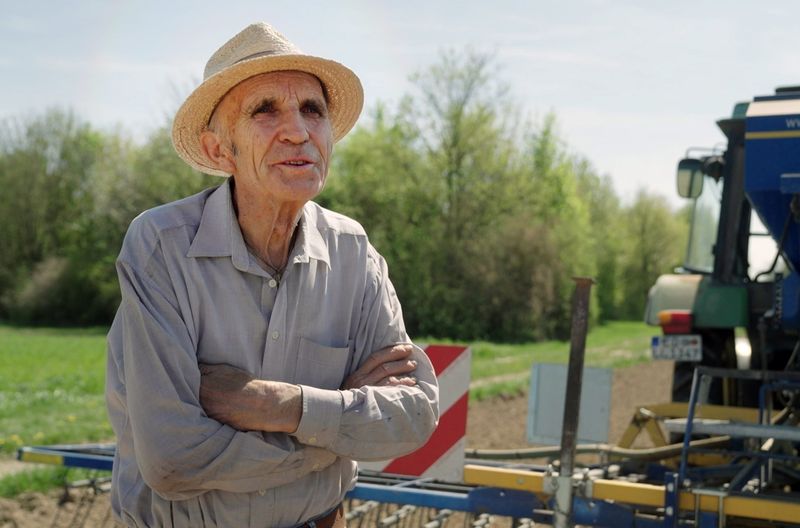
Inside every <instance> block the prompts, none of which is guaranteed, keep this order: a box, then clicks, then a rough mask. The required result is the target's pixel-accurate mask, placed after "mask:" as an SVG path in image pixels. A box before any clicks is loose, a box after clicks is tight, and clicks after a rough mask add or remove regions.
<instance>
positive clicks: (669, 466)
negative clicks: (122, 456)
mask: <svg viewBox="0 0 800 528" xmlns="http://www.w3.org/2000/svg"><path fill="white" fill-rule="evenodd" d="M718 125H719V128H720V130H721V131H722V133H723V134H724V135H725V137H726V139H727V142H726V144H725V145H724V146H721V147H714V148H710V149H690V151H689V152H688V153H687V156H686V157H685V158H684V159H683V160H681V161H680V163H679V165H678V174H677V184H678V192H679V194H680V195H681V196H682V197H684V198H688V199H690V200H692V202H691V204H692V222H691V229H690V237H689V245H688V251H687V256H686V260H685V263H684V265H683V266H682V267H681V268H679V269H678V270H676V272H675V273H673V274H670V275H665V276H662V277H660V278H659V279H658V281H657V282H656V284H655V285H654V286H653V288H652V289H651V291H650V294H649V298H648V304H647V312H646V315H645V317H646V320H647V322H649V323H650V324H653V325H658V326H660V327H661V329H662V331H663V333H662V335H659V336H656V337H654V338H653V343H652V347H653V355H654V357H655V358H658V359H665V360H669V361H671V362H672V363H671V364H670V365H671V366H670V368H673V369H674V376H673V387H672V396H673V397H672V400H673V401H672V402H669V403H664V404H660V405H652V406H648V407H640V408H638V409H636V411H635V415H634V417H633V420H632V421H631V424H630V426H629V427H628V429H627V430H626V431H625V433H624V434H623V436H622V438H621V439H620V441H619V442H618V445H614V446H611V445H607V444H578V443H577V441H576V438H577V436H576V433H577V430H578V417H579V415H580V409H581V386H582V383H581V376H582V372H583V348H584V344H585V335H586V320H587V317H586V316H587V310H588V296H589V289H590V287H591V282H590V281H587V280H578V283H577V286H576V293H575V298H574V305H573V340H572V348H571V351H570V362H569V365H568V366H567V373H566V374H567V379H566V384H565V388H566V395H565V406H564V412H563V420H562V430H561V445H560V446H554V447H550V446H546V447H532V448H528V449H521V450H507V451H497V450H493V451H488V450H475V449H472V450H469V449H467V450H463V449H461V452H462V453H465V454H466V458H465V459H464V461H463V463H462V468H463V471H460V472H459V475H458V478H452V477H451V478H447V479H442V478H437V477H436V476H431V474H422V475H419V474H417V475H406V474H403V473H404V471H403V469H404V466H403V464H402V463H397V462H395V463H392V464H391V468H393V470H392V472H388V471H385V470H383V471H369V470H366V469H365V470H363V471H362V472H361V473H360V476H359V483H358V484H357V486H356V487H355V489H353V490H352V491H351V492H350V495H349V501H350V503H349V505H348V506H349V507H348V523H349V525H351V526H412V525H413V526H426V527H430V528H434V527H437V526H456V525H458V526H470V525H471V526H490V525H496V526H534V525H536V524H547V525H554V526H558V527H561V526H574V525H586V526H601V527H615V528H616V527H645V528H655V527H697V528H709V527H719V526H747V527H754V526H757V527H779V526H781V527H782V526H795V527H800V493H799V492H800V456H798V455H799V453H798V448H799V447H800V427H798V422H799V421H800V369H799V368H798V366H797V365H798V363H800V359H799V358H798V355H799V354H800V353H799V352H798V350H800V340H799V339H798V330H800V276H798V273H800V228H799V227H800V88H798V89H779V90H777V92H776V93H775V94H774V95H770V96H765V97H756V98H755V99H754V100H753V101H751V102H749V103H741V104H738V105H736V106H735V108H734V111H733V113H732V115H731V116H730V117H729V118H726V119H722V120H720V121H718ZM754 212H755V213H756V214H755V215H754V214H753V213H754ZM437 375H439V373H438V372H437ZM458 401H462V400H458ZM441 425H444V426H446V427H447V428H452V427H455V426H454V425H453V424H452V423H447V424H444V423H443V424H441ZM462 426H463V425H462ZM434 434H436V433H434ZM643 440H644V441H643ZM648 441H649V445H648V446H647V447H641V445H642V444H643V443H648ZM461 447H462V448H463V445H462V446H461ZM423 449H425V448H423ZM19 456H20V458H21V459H23V460H27V461H32V462H47V463H52V464H61V465H66V466H70V467H84V468H94V469H101V470H109V469H110V468H111V461H112V458H113V446H104V445H98V446H50V447H27V448H23V449H22V450H20V453H19ZM578 457H582V458H580V460H581V462H580V463H578V460H579V458H578ZM536 462H540V463H539V464H537V463H536ZM386 467H389V466H386ZM459 512H463V513H459ZM503 518H505V519H503ZM501 519H502V520H501Z"/></svg>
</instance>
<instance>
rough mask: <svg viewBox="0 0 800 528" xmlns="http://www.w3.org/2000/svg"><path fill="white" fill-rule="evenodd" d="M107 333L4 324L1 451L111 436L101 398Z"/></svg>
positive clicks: (0, 354)
mask: <svg viewBox="0 0 800 528" xmlns="http://www.w3.org/2000/svg"><path fill="white" fill-rule="evenodd" d="M105 333H106V329H105V328H88V329H49V328H48V329H44V328H37V329H28V328H13V327H8V326H0V453H13V452H15V451H16V449H17V448H18V447H20V446H22V445H42V444H57V443H77V442H95V441H102V440H109V439H111V438H112V437H113V432H112V431H111V426H110V425H109V423H108V419H107V417H106V409H105V403H104V400H103V386H104V383H105V362H106V360H105Z"/></svg>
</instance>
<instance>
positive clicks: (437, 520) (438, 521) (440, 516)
mask: <svg viewBox="0 0 800 528" xmlns="http://www.w3.org/2000/svg"><path fill="white" fill-rule="evenodd" d="M452 514H453V512H452V511H451V510H447V509H444V510H439V511H438V512H437V513H436V516H435V517H434V518H433V519H431V520H430V521H428V522H427V523H425V524H424V525H422V526H423V528H442V527H443V526H444V525H445V523H446V522H447V519H448V517H450V516H451V515H452Z"/></svg>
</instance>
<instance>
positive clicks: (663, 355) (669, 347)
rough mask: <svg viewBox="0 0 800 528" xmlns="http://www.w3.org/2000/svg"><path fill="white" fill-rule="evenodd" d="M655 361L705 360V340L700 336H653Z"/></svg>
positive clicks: (652, 347)
mask: <svg viewBox="0 0 800 528" xmlns="http://www.w3.org/2000/svg"><path fill="white" fill-rule="evenodd" d="M650 348H651V349H652V351H653V359H672V360H675V361H700V360H701V359H703V338H702V337H701V336H699V335H694V334H690V335H660V336H653V340H652V341H651V347H650Z"/></svg>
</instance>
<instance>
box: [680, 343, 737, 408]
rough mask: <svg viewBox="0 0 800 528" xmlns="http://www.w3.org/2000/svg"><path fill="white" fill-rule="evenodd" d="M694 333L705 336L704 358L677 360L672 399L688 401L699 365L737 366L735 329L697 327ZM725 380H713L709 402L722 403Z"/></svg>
mask: <svg viewBox="0 0 800 528" xmlns="http://www.w3.org/2000/svg"><path fill="white" fill-rule="evenodd" d="M692 333H693V334H699V335H700V336H701V337H702V338H703V359H702V361H700V362H699V363H695V362H691V361H676V362H675V369H674V371H673V375H672V401H675V402H688V401H689V396H690V395H691V392H692V378H693V376H694V369H695V367H696V366H698V365H703V366H706V367H719V368H736V345H735V341H734V333H733V329H728V328H722V329H703V330H699V329H695V330H694V331H693V332H692ZM723 383H724V380H721V379H719V378H715V379H714V380H713V381H712V382H711V390H710V392H709V395H708V402H707V403H711V404H716V405H722V404H724V403H725V402H724V401H723V390H722V385H723ZM733 401H735V399H734V400H733Z"/></svg>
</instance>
